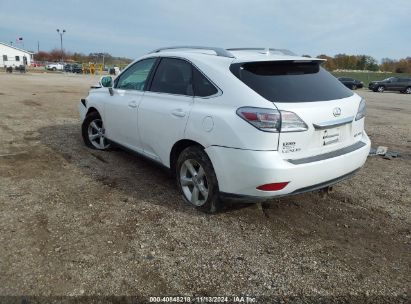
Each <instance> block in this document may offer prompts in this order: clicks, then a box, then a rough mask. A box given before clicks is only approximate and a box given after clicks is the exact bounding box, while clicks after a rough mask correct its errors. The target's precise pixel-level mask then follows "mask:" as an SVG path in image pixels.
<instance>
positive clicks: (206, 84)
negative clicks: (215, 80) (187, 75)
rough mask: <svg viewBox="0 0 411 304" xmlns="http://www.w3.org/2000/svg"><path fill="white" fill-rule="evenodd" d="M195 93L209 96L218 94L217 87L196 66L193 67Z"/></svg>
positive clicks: (200, 95)
mask: <svg viewBox="0 0 411 304" xmlns="http://www.w3.org/2000/svg"><path fill="white" fill-rule="evenodd" d="M193 80H194V95H195V96H199V97H207V96H211V95H214V94H217V92H218V90H217V89H216V87H215V86H214V85H213V84H212V83H211V82H210V81H209V80H208V79H207V78H206V77H205V76H204V75H203V74H202V73H201V72H200V71H199V70H197V69H196V68H193Z"/></svg>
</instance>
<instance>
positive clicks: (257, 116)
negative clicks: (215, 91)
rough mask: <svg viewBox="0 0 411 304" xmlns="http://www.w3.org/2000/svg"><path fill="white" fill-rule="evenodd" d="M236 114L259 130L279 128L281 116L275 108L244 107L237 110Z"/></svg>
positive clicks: (270, 130)
mask: <svg viewBox="0 0 411 304" xmlns="http://www.w3.org/2000/svg"><path fill="white" fill-rule="evenodd" d="M237 115H238V116H240V117H241V118H242V119H244V120H245V121H246V122H248V123H250V124H251V125H253V126H254V127H256V128H257V129H259V130H261V131H265V132H278V131H279V130H280V123H281V116H280V112H278V111H277V110H274V109H263V108H252V107H244V108H239V109H238V110H237Z"/></svg>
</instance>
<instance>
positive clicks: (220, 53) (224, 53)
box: [149, 46, 234, 58]
mask: <svg viewBox="0 0 411 304" xmlns="http://www.w3.org/2000/svg"><path fill="white" fill-rule="evenodd" d="M178 49H188V50H189V49H193V50H209V51H214V52H215V53H216V55H217V56H221V57H228V58H234V55H233V54H231V53H230V52H229V51H227V50H225V49H223V48H217V47H207V46H171V47H164V48H160V49H157V50H154V51H151V52H150V53H149V54H152V53H160V52H161V51H166V50H178Z"/></svg>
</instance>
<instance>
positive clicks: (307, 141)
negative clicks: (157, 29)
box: [79, 47, 370, 212]
mask: <svg viewBox="0 0 411 304" xmlns="http://www.w3.org/2000/svg"><path fill="white" fill-rule="evenodd" d="M278 52H279V51H278V50H270V51H268V50H265V49H228V50H226V49H221V48H201V47H184V48H163V49H159V50H156V51H154V52H151V53H149V54H148V55H145V56H143V57H141V58H140V59H138V60H136V61H134V62H133V63H132V64H130V65H129V66H128V67H127V68H126V69H124V70H123V71H122V72H121V73H120V75H119V76H117V77H116V78H115V79H114V81H113V78H112V77H111V76H104V77H102V78H101V80H100V86H99V87H98V88H96V89H91V90H90V92H89V94H88V96H87V97H86V98H85V99H82V100H81V102H80V103H79V111H80V117H81V121H82V136H83V140H84V143H85V144H86V146H88V147H90V148H92V149H99V150H107V149H109V148H110V147H111V145H115V146H119V147H124V148H125V149H127V150H129V151H133V152H136V153H139V154H142V155H144V156H146V157H147V158H149V159H152V160H154V161H155V162H158V163H160V164H162V165H163V166H165V167H167V168H169V169H170V170H171V172H172V173H173V174H174V175H175V177H176V181H177V185H178V188H179V190H180V192H181V194H182V197H183V199H184V200H185V201H187V202H188V203H190V204H192V205H193V206H194V207H196V208H198V209H200V210H202V211H206V212H214V211H216V210H218V208H219V206H220V205H221V200H220V199H221V198H226V197H230V198H237V199H245V200H246V201H255V200H261V199H263V200H264V199H269V198H273V197H281V196H285V195H294V194H298V193H303V192H307V191H313V190H318V189H322V188H326V187H328V186H330V185H333V184H335V183H337V182H339V181H341V180H344V179H347V178H349V177H350V176H352V175H353V174H354V173H355V172H356V171H357V170H358V169H360V168H361V166H362V165H363V164H364V162H365V161H366V159H367V156H368V153H369V150H370V140H369V138H368V136H367V134H366V133H365V130H364V117H365V107H366V105H365V100H364V99H362V98H361V97H360V96H358V95H357V94H355V93H353V92H352V91H351V90H349V89H347V88H346V87H345V86H344V85H342V84H341V83H340V82H339V81H338V80H337V79H336V78H335V77H334V76H332V75H331V74H330V73H328V72H327V71H326V70H324V69H323V68H322V67H321V66H320V64H321V62H322V60H321V59H317V58H306V57H297V56H291V55H286V54H289V53H288V52H286V53H283V54H278ZM214 54H215V55H214ZM129 169H130V170H132V168H129Z"/></svg>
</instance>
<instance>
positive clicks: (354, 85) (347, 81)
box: [338, 77, 364, 90]
mask: <svg viewBox="0 0 411 304" xmlns="http://www.w3.org/2000/svg"><path fill="white" fill-rule="evenodd" d="M338 80H339V81H341V83H342V84H343V85H345V86H346V87H347V88H349V89H351V90H356V89H361V88H362V87H364V83H363V82H362V81H359V80H357V79H354V78H349V77H339V78H338Z"/></svg>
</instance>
